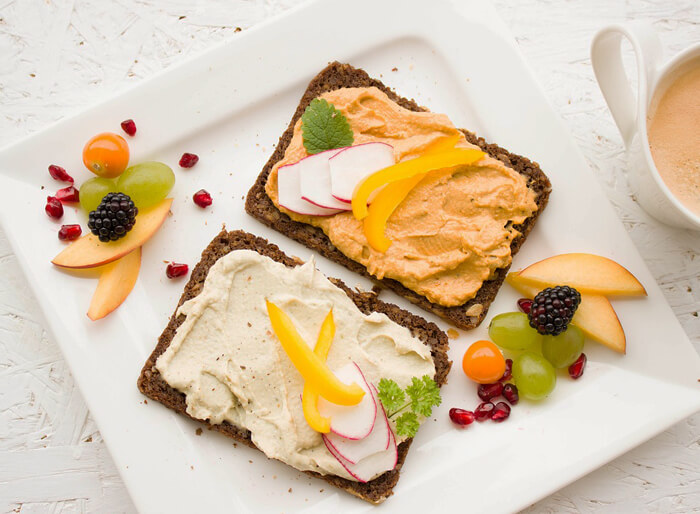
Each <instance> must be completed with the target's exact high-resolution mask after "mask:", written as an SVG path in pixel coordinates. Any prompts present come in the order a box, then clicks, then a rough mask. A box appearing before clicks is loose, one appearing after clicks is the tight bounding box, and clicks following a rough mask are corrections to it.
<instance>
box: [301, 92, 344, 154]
mask: <svg viewBox="0 0 700 514" xmlns="http://www.w3.org/2000/svg"><path fill="white" fill-rule="evenodd" d="M301 135H302V140H303V142H304V148H306V151H307V152H309V153H310V154H315V153H319V152H324V151H326V150H333V149H334V148H342V147H344V146H351V145H352V143H353V141H354V140H355V138H354V136H353V133H352V128H350V123H349V122H348V119H347V118H346V117H345V116H343V113H342V112H340V111H339V110H338V109H336V108H335V107H334V106H333V104H331V103H328V102H327V101H326V100H324V99H323V98H314V99H313V100H311V103H310V104H309V105H308V106H307V107H306V110H305V111H304V114H303V115H302V116H301Z"/></svg>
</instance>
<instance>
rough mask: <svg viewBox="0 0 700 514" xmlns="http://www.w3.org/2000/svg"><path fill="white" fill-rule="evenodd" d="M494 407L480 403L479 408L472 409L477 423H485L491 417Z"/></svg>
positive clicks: (491, 404)
mask: <svg viewBox="0 0 700 514" xmlns="http://www.w3.org/2000/svg"><path fill="white" fill-rule="evenodd" d="M494 408H495V405H494V404H493V403H491V402H484V403H480V404H479V406H478V407H477V408H476V409H474V417H475V418H476V420H477V421H486V420H487V419H489V418H490V417H491V413H492V412H493V409H494Z"/></svg>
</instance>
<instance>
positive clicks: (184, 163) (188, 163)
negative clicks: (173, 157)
mask: <svg viewBox="0 0 700 514" xmlns="http://www.w3.org/2000/svg"><path fill="white" fill-rule="evenodd" d="M198 161H199V156H198V155H197V154H193V153H187V152H185V153H183V154H182V157H180V167H181V168H191V167H192V166H194V165H195V164H197V162H198Z"/></svg>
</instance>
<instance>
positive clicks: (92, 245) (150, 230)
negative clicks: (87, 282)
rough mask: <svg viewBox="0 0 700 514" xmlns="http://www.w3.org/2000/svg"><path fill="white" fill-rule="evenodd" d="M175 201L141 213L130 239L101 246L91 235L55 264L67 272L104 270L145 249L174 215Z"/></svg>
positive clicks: (169, 201)
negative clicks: (172, 214)
mask: <svg viewBox="0 0 700 514" xmlns="http://www.w3.org/2000/svg"><path fill="white" fill-rule="evenodd" d="M172 203H173V199H172V198H166V199H165V200H163V201H162V202H160V203H158V204H156V205H154V206H153V207H149V208H148V209H144V210H143V211H140V212H139V213H138V215H137V216H136V224H135V225H134V228H132V229H131V230H130V231H129V233H128V234H127V235H125V236H124V237H122V238H121V239H119V240H117V241H110V242H109V243H103V242H101V241H100V240H99V239H98V238H97V236H96V235H94V234H87V235H85V236H83V237H81V238H80V239H78V240H77V241H75V242H74V243H71V245H70V246H68V247H67V248H66V249H65V250H63V251H62V252H61V253H59V254H58V255H57V256H56V257H54V259H53V260H52V261H51V262H52V263H54V264H55V265H56V266H61V267H63V268H94V267H95V266H102V265H103V264H107V263H109V262H112V261H116V260H117V259H119V258H121V257H123V256H125V255H126V254H128V253H129V252H131V251H133V250H134V249H136V248H138V247H140V246H141V245H143V244H144V243H145V242H146V241H148V240H149V239H150V238H151V236H153V234H155V233H156V231H157V230H158V229H159V228H160V226H161V225H162V224H163V222H164V221H165V218H166V217H167V216H168V212H170V205H171V204H172Z"/></svg>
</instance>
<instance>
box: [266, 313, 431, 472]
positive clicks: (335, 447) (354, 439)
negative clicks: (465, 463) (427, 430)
mask: <svg viewBox="0 0 700 514" xmlns="http://www.w3.org/2000/svg"><path fill="white" fill-rule="evenodd" d="M266 305H267V313H268V316H269V319H270V323H271V325H272V329H273V331H274V333H275V335H276V336H277V338H278V339H279V341H280V343H281V345H282V348H283V349H284V351H285V353H286V354H287V356H288V357H289V360H290V361H291V362H292V364H293V365H294V367H295V368H296V369H297V371H298V372H299V374H300V375H301V376H302V377H303V379H304V388H303V391H302V409H303V413H304V419H305V420H306V422H307V423H308V424H309V426H310V427H311V428H312V429H313V430H315V431H316V432H319V433H320V434H322V438H323V442H324V444H325V446H326V448H327V449H328V451H329V452H330V453H331V455H333V457H334V458H335V459H336V460H337V461H338V462H339V463H340V464H341V465H342V466H343V468H344V469H345V470H346V471H347V472H348V473H349V474H350V475H351V476H352V477H354V478H355V479H356V480H357V481H359V482H367V481H369V480H371V479H372V478H373V477H375V476H377V475H378V474H379V473H381V472H384V471H388V470H392V469H394V468H395V467H396V464H397V461H398V446H397V444H398V443H397V438H396V435H395V434H394V430H392V426H391V425H392V422H393V423H395V427H396V434H397V435H399V436H405V437H413V436H415V435H416V432H417V431H418V428H419V426H420V421H421V420H422V419H425V418H427V417H428V416H430V414H431V413H432V408H433V406H436V405H439V404H440V401H441V399H440V391H439V389H438V386H437V384H436V383H435V382H434V381H433V379H431V378H430V377H429V376H427V375H425V376H423V377H422V378H420V379H419V378H418V377H413V379H412V383H411V385H409V386H408V387H407V388H406V389H405V390H402V389H401V388H400V387H399V386H398V385H397V384H396V382H394V381H393V380H389V379H386V378H382V379H381V380H380V381H379V384H378V387H377V386H375V385H374V384H371V383H369V382H368V381H367V379H366V378H365V374H364V373H363V372H362V370H361V369H360V367H359V366H358V365H357V363H355V362H349V363H348V364H346V365H345V366H343V367H341V368H339V369H337V370H335V371H332V370H331V369H330V368H329V367H328V365H327V364H326V357H327V355H328V352H329V350H330V348H331V344H332V343H333V338H334V336H335V321H334V318H333V310H332V309H331V310H330V311H329V312H328V314H327V315H326V317H325V319H324V320H323V323H322V324H321V327H320V329H319V333H318V337H317V339H316V344H315V345H314V347H313V349H312V348H311V346H310V345H308V344H307V342H306V341H304V339H303V338H302V337H301V335H300V334H299V332H298V331H297V329H296V327H295V326H294V323H293V322H292V320H291V318H290V317H289V316H288V315H287V314H286V313H285V312H284V311H283V310H282V309H280V308H279V307H278V306H277V305H275V304H274V303H272V302H270V301H267V302H266ZM406 397H408V401H406ZM398 414H401V415H400V416H398ZM395 417H396V418H395ZM393 418H395V420H393V421H392V419H393Z"/></svg>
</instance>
